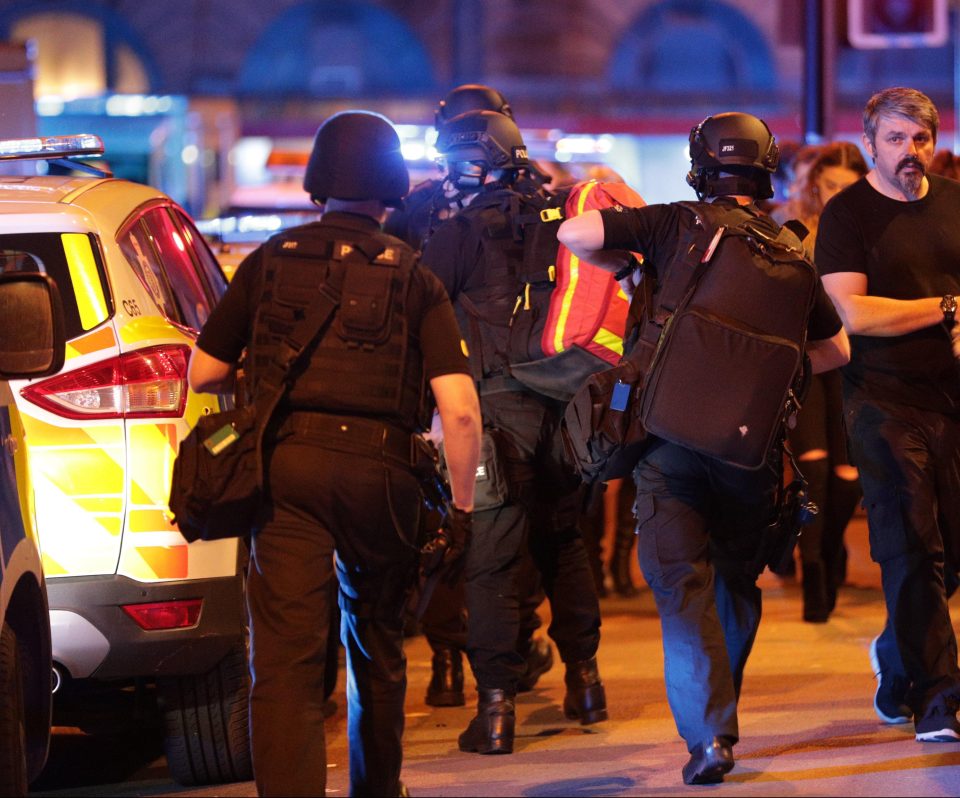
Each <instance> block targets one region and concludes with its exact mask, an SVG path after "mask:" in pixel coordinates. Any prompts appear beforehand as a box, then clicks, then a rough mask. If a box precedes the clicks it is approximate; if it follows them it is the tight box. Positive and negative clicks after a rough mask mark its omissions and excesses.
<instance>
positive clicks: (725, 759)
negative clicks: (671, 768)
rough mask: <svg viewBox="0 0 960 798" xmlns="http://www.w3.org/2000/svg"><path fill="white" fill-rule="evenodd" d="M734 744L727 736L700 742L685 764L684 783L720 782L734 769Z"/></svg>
mask: <svg viewBox="0 0 960 798" xmlns="http://www.w3.org/2000/svg"><path fill="white" fill-rule="evenodd" d="M733 765H734V760H733V745H732V744H731V743H730V740H728V739H727V738H726V737H714V738H713V739H712V740H711V741H710V742H708V743H698V744H697V745H696V746H694V749H693V751H691V752H690V760H689V761H688V762H687V764H686V765H684V766H683V783H684V784H719V783H720V782H722V781H723V777H724V776H725V775H726V774H727V773H729V772H730V771H731V770H733Z"/></svg>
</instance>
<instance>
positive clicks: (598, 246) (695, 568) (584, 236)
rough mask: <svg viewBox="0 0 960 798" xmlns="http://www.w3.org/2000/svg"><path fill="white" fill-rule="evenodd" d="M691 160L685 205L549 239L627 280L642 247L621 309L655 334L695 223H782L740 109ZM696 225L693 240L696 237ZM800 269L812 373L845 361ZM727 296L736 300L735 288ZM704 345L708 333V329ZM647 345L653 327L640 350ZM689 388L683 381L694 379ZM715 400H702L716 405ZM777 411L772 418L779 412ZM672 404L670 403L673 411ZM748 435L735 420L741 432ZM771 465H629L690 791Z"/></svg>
mask: <svg viewBox="0 0 960 798" xmlns="http://www.w3.org/2000/svg"><path fill="white" fill-rule="evenodd" d="M690 156H691V159H692V164H691V170H690V173H689V175H688V182H689V183H690V185H691V186H692V187H694V189H695V190H696V192H697V197H698V199H700V200H701V202H699V203H692V204H691V205H692V207H685V206H682V205H680V204H678V203H671V204H668V205H651V206H647V207H645V208H635V209H629V208H623V207H619V206H618V207H614V208H610V209H606V210H602V211H590V212H588V213H585V214H583V215H581V216H578V217H575V218H572V219H569V220H567V221H566V222H564V223H563V225H561V228H560V232H559V234H558V236H559V238H560V240H561V241H562V242H563V243H564V244H566V245H567V246H568V247H569V248H570V249H571V250H572V251H573V252H574V253H575V254H577V255H579V256H580V257H581V258H582V259H583V260H586V261H590V262H591V263H595V264H598V265H603V266H604V267H605V268H609V269H610V270H611V271H614V272H619V274H618V277H619V278H620V279H624V280H626V279H628V278H629V277H630V276H631V275H632V274H633V272H634V271H635V266H636V263H635V261H633V260H632V256H630V255H629V254H628V253H631V252H639V253H642V254H643V256H644V258H645V268H644V276H643V278H642V280H644V281H647V280H655V281H656V282H655V283H654V284H653V287H654V288H655V290H654V291H653V294H652V304H653V306H652V307H650V306H647V307H646V308H645V309H644V307H643V306H642V304H641V303H642V301H643V298H644V297H645V296H648V294H647V291H645V290H638V291H637V292H636V294H635V299H634V303H633V306H632V308H631V315H632V316H635V317H636V316H639V315H642V313H649V314H651V316H653V317H654V318H655V320H656V321H658V322H659V324H658V325H657V326H660V325H664V326H669V325H665V319H664V318H660V317H659V312H658V311H659V309H660V308H662V307H664V306H663V304H662V298H661V297H660V296H659V295H660V292H661V291H663V292H664V293H666V290H667V289H666V286H667V285H670V284H671V283H670V281H669V277H670V270H671V269H674V268H679V266H678V264H681V263H684V264H685V263H686V262H687V261H686V260H685V259H686V258H688V255H687V254H686V253H688V252H689V251H693V250H688V248H687V245H688V244H690V242H691V240H692V241H694V242H699V241H701V240H707V239H708V237H709V235H712V236H713V238H712V242H713V244H712V245H711V246H710V247H706V246H705V247H704V251H700V250H696V259H695V261H694V263H706V262H707V261H709V259H710V256H711V255H712V254H713V247H715V246H716V244H717V242H718V241H719V240H720V235H721V234H722V231H723V230H725V229H726V228H725V227H718V228H716V229H717V230H719V231H721V232H718V233H716V234H714V232H713V228H712V227H710V226H708V225H709V224H710V222H709V221H708V222H706V223H704V222H703V221H702V219H706V220H710V219H712V218H723V219H725V221H723V222H722V224H724V225H731V226H734V225H737V224H741V223H745V222H749V224H750V225H751V227H752V229H753V231H754V233H755V234H754V236H753V238H754V240H760V241H762V240H764V239H766V240H768V241H776V240H778V239H780V233H781V231H780V228H779V227H778V226H777V225H776V224H775V223H773V222H772V221H770V220H769V219H766V218H764V217H763V216H762V215H761V214H760V212H759V211H758V210H757V208H756V206H755V204H754V203H755V201H756V200H761V199H765V198H768V197H770V196H772V192H771V185H770V174H771V172H773V171H774V169H776V166H777V160H778V151H777V145H776V142H775V140H774V138H773V136H772V135H771V133H770V131H769V129H768V128H767V126H766V124H764V122H763V121H762V120H760V119H757V118H756V117H754V116H751V115H749V114H742V113H726V114H719V115H717V116H712V117H708V118H707V119H706V120H704V121H703V122H702V123H701V124H700V125H699V126H697V127H695V128H694V129H693V130H692V131H691V133H690ZM704 200H706V201H707V202H704ZM738 209H742V210H738ZM711 210H712V213H711ZM721 214H722V217H721ZM695 220H696V221H695ZM698 224H699V226H700V227H701V228H702V231H700V232H698V231H695V230H694V228H695V227H697V226H698ZM788 241H792V242H793V243H792V251H794V252H795V253H796V257H797V258H799V253H800V251H801V246H800V242H799V240H798V239H797V237H796V236H792V237H789V238H788ZM681 242H684V243H681ZM698 246H699V244H698ZM734 251H736V250H734ZM708 253H709V254H708ZM701 254H702V255H703V259H702V260H701V258H700V256H701ZM751 266H752V264H751ZM693 268H696V267H695V266H694V267H693ZM715 268H716V263H711V264H710V266H709V267H704V269H705V270H707V271H706V272H705V273H707V274H709V273H710V272H709V270H708V269H715ZM651 269H652V271H651ZM806 274H807V275H808V276H807V277H806V278H805V279H806V282H805V285H808V286H810V287H809V288H808V289H807V294H806V296H809V297H810V298H811V299H812V301H813V304H812V312H809V316H806V314H807V312H808V311H807V310H803V311H801V313H802V314H803V315H804V316H805V318H801V319H800V321H799V327H800V328H801V330H802V327H803V326H806V328H807V334H806V336H805V337H806V339H807V355H808V356H809V358H810V361H811V366H812V370H813V371H814V372H817V371H823V370H827V369H830V368H834V367H837V366H839V365H842V364H843V363H844V362H846V360H847V359H848V357H849V344H848V342H847V340H846V337H845V335H844V332H843V329H842V327H841V324H840V319H839V317H838V316H837V313H836V311H835V310H834V308H833V306H832V304H831V303H830V300H829V299H828V298H827V296H826V294H825V292H824V290H823V287H822V285H820V283H819V280H818V279H815V277H814V275H815V272H813V270H812V267H809V265H808V266H807V267H806ZM811 283H812V284H811ZM641 287H643V283H642V282H641ZM650 287H651V286H650V285H649V284H647V286H646V288H648V289H649V288H650ZM732 290H733V293H734V294H736V293H738V292H739V293H741V294H742V289H740V288H739V287H738V286H732ZM751 301H752V303H755V304H758V305H764V304H767V303H769V301H770V300H769V298H768V297H766V296H756V297H753V298H752V300H751V299H750V298H747V299H745V302H746V305H747V307H749V306H750V304H751ZM800 307H803V308H809V307H810V305H800ZM655 309H656V310H655ZM635 311H636V314H635ZM641 312H642V313H641ZM727 312H728V313H730V312H733V311H730V310H728V311H727ZM645 329H647V328H645ZM707 337H708V338H712V339H717V338H718V336H717V335H716V334H713V335H711V336H707ZM695 340H697V339H695ZM741 340H742V339H741ZM655 344H656V332H655V334H654V338H653V344H652V345H651V348H652V346H653V345H655ZM697 345H698V346H699V347H700V348H704V347H705V346H706V345H707V341H706V340H705V339H704V338H700V339H698V344H697ZM701 359H702V358H701ZM746 368H747V369H749V368H750V363H749V362H748V363H747V364H746ZM696 383H697V380H696V378H694V380H693V383H692V384H694V385H695V384H696ZM688 384H689V383H688ZM647 390H650V388H649V385H648V386H647ZM691 398H692V397H691ZM723 400H724V397H722V396H714V397H712V402H713V403H714V405H715V407H716V406H718V405H719V404H720V403H721V402H722V401H723ZM778 402H779V400H778ZM777 406H778V407H779V408H780V412H781V413H782V404H779V403H778V405H777ZM682 407H683V401H682V400H681V399H680V398H679V397H678V398H677V401H676V402H675V409H679V412H678V414H677V416H678V417H682ZM708 420H709V419H707V418H705V417H704V416H699V417H697V418H694V419H690V421H691V422H692V426H694V427H699V426H702V425H703V424H704V423H706V422H707V421H708ZM771 420H772V421H774V423H775V420H773V419H771ZM743 423H744V424H746V421H744V422H743ZM749 431H750V430H749V429H748V427H747V426H741V427H740V436H744V437H745V436H747V434H748V433H749ZM738 437H739V436H738ZM779 440H782V437H781V438H780V439H779ZM781 459H782V455H781V448H780V445H779V443H775V444H774V445H772V446H770V447H769V450H768V451H767V452H766V455H765V456H764V454H763V453H761V455H760V460H761V467H760V468H758V469H755V470H747V469H745V468H740V467H738V466H735V465H731V464H728V463H726V462H723V461H721V460H720V459H716V458H714V457H710V456H707V455H705V454H702V453H701V452H699V451H696V450H694V449H693V448H688V447H686V446H683V445H681V444H679V443H674V442H668V441H667V440H666V439H663V438H657V437H652V436H651V438H650V439H649V441H648V446H647V448H646V449H645V450H644V454H643V456H642V458H641V459H640V462H639V464H638V465H637V466H636V468H635V470H634V480H635V482H636V485H637V503H636V514H637V524H638V526H637V532H638V535H639V557H640V565H641V567H642V570H643V573H644V576H645V577H646V580H647V582H648V583H649V584H650V586H651V587H652V589H653V593H654V598H655V601H656V604H657V609H658V610H659V613H660V619H661V626H662V630H663V648H664V670H665V677H666V686H667V697H668V699H669V702H670V708H671V710H672V712H673V715H674V719H675V720H676V723H677V728H678V730H679V732H680V735H681V736H682V737H683V738H684V740H685V741H686V743H687V748H688V750H689V752H690V759H689V761H688V762H687V764H686V765H685V766H684V768H683V780H684V782H685V783H687V784H708V783H714V782H719V781H722V780H723V776H724V774H725V773H727V772H729V771H730V770H731V769H732V768H733V766H734V759H733V753H732V747H733V745H734V744H735V743H736V742H737V740H738V737H739V730H738V725H737V699H738V697H739V694H740V686H741V682H742V678H743V669H744V666H745V664H746V661H747V656H748V655H749V653H750V649H751V647H752V645H753V641H754V638H755V636H756V632H757V628H758V625H759V622H760V604H761V601H760V591H759V589H758V588H757V587H756V578H757V575H758V574H759V572H760V570H761V568H762V565H759V566H758V565H757V564H756V560H757V556H758V552H759V551H760V550H761V548H762V545H763V537H764V531H765V530H766V529H767V528H768V526H769V524H770V522H771V520H772V519H773V517H774V516H775V513H776V510H775V506H776V501H777V497H778V495H779V486H780V484H781V480H782V472H781Z"/></svg>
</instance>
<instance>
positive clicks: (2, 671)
mask: <svg viewBox="0 0 960 798" xmlns="http://www.w3.org/2000/svg"><path fill="white" fill-rule="evenodd" d="M23 691H24V686H23V667H22V665H21V662H20V649H19V646H18V645H17V635H16V633H15V632H14V631H13V628H12V627H11V626H10V625H9V624H7V623H4V624H3V630H2V631H0V795H15V796H19V795H26V794H27V733H26V728H25V726H24V720H23V704H24V702H23Z"/></svg>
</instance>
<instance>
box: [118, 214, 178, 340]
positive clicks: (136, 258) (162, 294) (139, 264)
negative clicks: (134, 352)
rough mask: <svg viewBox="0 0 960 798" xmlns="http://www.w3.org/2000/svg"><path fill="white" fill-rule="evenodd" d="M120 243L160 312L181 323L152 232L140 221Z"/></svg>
mask: <svg viewBox="0 0 960 798" xmlns="http://www.w3.org/2000/svg"><path fill="white" fill-rule="evenodd" d="M118 243H119V244H120V249H121V250H122V251H123V254H124V256H125V257H126V259H127V262H128V263H129V264H130V265H131V266H132V267H133V270H134V272H136V274H137V277H139V278H140V282H141V283H143V285H144V287H145V288H146V289H147V291H149V292H150V296H151V297H152V298H153V301H154V302H156V304H157V307H158V308H159V309H160V312H161V313H162V314H163V315H164V316H165V317H166V318H168V319H173V320H175V321H180V313H179V311H178V310H177V303H176V300H175V299H174V298H173V290H172V289H171V288H170V284H169V283H168V282H167V276H166V274H164V271H163V265H162V264H161V263H160V256H159V254H158V253H157V251H156V250H155V249H154V248H153V244H152V243H151V241H150V231H149V230H147V228H146V227H144V226H143V225H142V224H141V223H140V222H139V221H138V222H136V223H135V224H134V225H133V226H132V227H130V229H128V230H127V232H125V233H124V234H123V235H122V236H120V238H119V240H118Z"/></svg>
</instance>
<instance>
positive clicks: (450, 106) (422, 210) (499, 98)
mask: <svg viewBox="0 0 960 798" xmlns="http://www.w3.org/2000/svg"><path fill="white" fill-rule="evenodd" d="M469 111H496V112H498V113H501V114H505V115H506V116H509V117H511V118H512V117H513V111H512V109H511V108H510V103H508V102H507V100H506V98H505V97H504V96H503V95H502V94H501V93H500V92H499V91H497V90H496V89H494V88H492V87H491V86H484V85H483V84H480V83H465V84H463V85H462V86H457V87H456V88H454V89H452V90H451V91H450V92H449V93H448V94H447V96H446V97H445V98H444V99H442V100H441V101H440V102H439V103H438V105H437V107H436V110H435V111H434V113H433V118H434V127H435V129H436V131H437V135H438V138H439V135H440V132H441V131H442V130H443V127H444V125H445V124H446V123H447V122H449V121H450V120H451V119H453V117H455V116H459V115H460V114H462V113H467V112H469ZM472 193H475V192H469V193H468V192H465V191H463V190H462V189H461V188H459V187H458V186H457V185H456V184H455V183H453V182H452V181H451V180H450V179H449V178H447V177H444V178H441V179H436V178H434V179H430V180H424V181H423V182H422V183H419V184H417V185H416V186H414V187H413V190H412V191H411V192H410V195H409V196H408V197H407V198H406V199H405V200H404V203H403V207H401V208H397V209H396V210H395V211H393V212H392V213H391V214H390V215H389V216H388V217H387V221H386V222H385V223H384V226H383V229H384V230H385V231H386V232H388V233H390V234H391V235H395V236H396V237H397V238H402V239H403V240H404V241H406V242H407V243H408V244H410V246H412V247H413V248H414V249H422V248H423V246H424V244H426V242H427V239H428V238H430V235H431V234H432V233H433V231H434V230H436V229H437V227H438V226H439V225H440V224H441V223H442V222H443V221H445V220H446V219H449V218H450V217H452V216H454V215H455V214H456V213H457V212H458V211H461V210H463V208H464V205H465V204H466V203H467V202H468V201H469V196H470V194H472Z"/></svg>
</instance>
